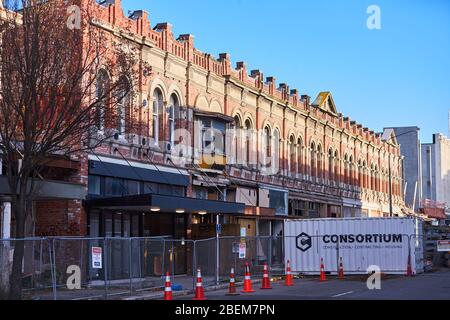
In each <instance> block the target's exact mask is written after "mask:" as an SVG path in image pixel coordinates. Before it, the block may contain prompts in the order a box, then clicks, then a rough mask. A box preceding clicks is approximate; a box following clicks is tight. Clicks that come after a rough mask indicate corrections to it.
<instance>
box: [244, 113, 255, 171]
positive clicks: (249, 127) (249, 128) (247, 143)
mask: <svg viewBox="0 0 450 320" xmlns="http://www.w3.org/2000/svg"><path fill="white" fill-rule="evenodd" d="M244 130H245V141H244V153H245V159H244V161H245V164H246V165H250V162H251V160H252V158H251V153H252V150H251V143H250V139H251V138H252V135H253V132H252V130H253V127H252V122H251V121H250V119H247V120H245V124H244Z"/></svg>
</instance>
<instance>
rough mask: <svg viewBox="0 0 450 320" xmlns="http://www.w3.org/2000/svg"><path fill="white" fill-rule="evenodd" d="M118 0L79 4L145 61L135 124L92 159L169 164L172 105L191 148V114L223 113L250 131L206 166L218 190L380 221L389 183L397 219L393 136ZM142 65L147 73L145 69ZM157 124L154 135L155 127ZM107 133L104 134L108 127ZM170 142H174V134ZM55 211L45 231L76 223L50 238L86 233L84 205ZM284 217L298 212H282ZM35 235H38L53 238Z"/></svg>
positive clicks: (46, 207)
mask: <svg viewBox="0 0 450 320" xmlns="http://www.w3.org/2000/svg"><path fill="white" fill-rule="evenodd" d="M120 2H121V1H120V0H107V1H105V2H103V4H97V3H96V2H95V1H93V0H84V1H82V3H83V6H85V7H89V8H90V11H91V12H92V13H93V15H94V17H95V19H94V20H93V23H94V24H95V25H96V26H98V27H99V28H102V29H103V30H106V31H108V32H109V33H110V37H111V41H119V42H120V41H124V39H127V41H129V42H131V43H132V46H134V47H135V48H136V49H137V50H138V51H139V56H140V59H141V63H140V64H139V65H140V66H139V68H138V70H137V72H140V77H139V79H140V80H139V82H138V83H132V84H131V85H132V87H133V91H134V93H135V95H134V98H133V101H132V106H128V107H129V110H127V111H126V114H127V115H128V116H127V118H126V121H128V122H131V123H132V124H133V125H128V124H127V125H126V126H125V128H131V127H132V128H133V129H132V130H127V132H125V134H124V135H122V136H120V137H119V138H117V139H111V140H110V141H109V142H107V143H105V144H103V146H102V147H100V148H98V149H96V150H95V152H94V154H95V155H103V156H107V157H110V158H112V159H122V155H123V156H124V157H125V158H126V159H127V160H130V161H131V160H132V161H134V162H140V163H144V164H145V163H147V164H160V165H162V166H167V167H173V165H172V164H171V163H170V162H169V160H168V158H170V157H171V153H170V152H169V151H168V150H166V148H165V147H164V146H165V145H164V143H166V142H171V140H172V137H171V130H170V121H171V120H170V115H169V113H170V111H169V107H170V106H171V105H172V104H173V103H174V102H173V101H174V100H176V101H177V106H178V107H179V112H180V116H179V117H178V118H177V119H176V120H175V119H173V121H174V122H175V128H184V129H187V131H188V132H190V134H191V141H188V142H189V143H192V142H193V140H194V139H196V137H195V132H194V131H195V130H194V125H195V123H194V120H195V117H194V111H195V112H198V111H201V112H208V113H210V114H212V115H215V116H219V115H225V116H228V117H229V118H230V119H234V125H235V127H237V128H245V129H248V130H249V132H251V134H250V135H249V136H248V138H245V137H235V138H234V140H232V141H229V140H227V142H228V143H227V144H228V146H227V148H228V150H229V149H230V147H231V146H232V147H233V148H234V147H236V148H237V149H238V150H246V151H245V152H244V153H245V156H244V158H245V160H244V161H241V162H240V163H239V164H233V162H232V161H231V158H232V157H230V156H228V157H227V165H226V166H225V168H224V170H222V171H220V170H211V172H210V175H211V176H210V179H211V181H209V182H208V183H209V184H214V183H216V182H217V183H218V184H220V185H221V187H222V186H223V188H224V190H226V189H227V187H229V186H232V187H233V188H236V187H237V188H240V187H242V188H244V189H245V190H247V189H250V190H251V189H255V190H258V189H260V188H268V189H270V188H276V189H278V190H284V191H285V192H286V193H288V194H289V196H288V198H289V201H295V200H301V201H306V202H311V203H321V204H323V205H324V206H323V208H322V209H320V212H319V214H320V216H321V217H334V216H337V217H342V216H360V215H366V216H374V217H376V216H383V215H387V214H389V211H390V208H389V199H390V198H389V191H390V186H389V180H391V189H392V207H393V208H392V211H393V213H395V214H402V212H401V210H402V208H403V207H404V202H403V196H402V165H401V161H402V160H401V156H400V149H399V146H398V145H397V144H396V142H395V137H393V136H392V137H382V135H381V134H378V133H375V132H373V131H371V130H369V129H367V128H365V127H363V126H362V125H360V124H358V123H357V122H356V121H352V120H351V119H349V118H348V117H344V116H343V115H342V114H340V113H338V111H337V109H336V106H335V103H334V101H333V98H332V95H331V93H329V92H322V93H320V94H319V96H318V97H317V99H315V100H314V101H311V100H310V97H309V96H307V95H300V93H299V91H298V90H296V89H291V88H290V87H289V85H287V84H284V83H281V84H279V85H277V82H276V79H275V77H271V76H270V77H267V78H265V77H264V75H263V73H262V72H261V71H259V70H251V71H249V70H247V67H246V64H245V63H244V62H238V63H237V64H236V67H235V68H234V67H232V64H231V58H230V55H229V54H226V53H223V54H220V55H219V58H218V59H216V58H214V57H213V56H212V55H210V54H207V53H203V52H200V51H199V50H197V49H196V48H195V46H194V37H193V36H192V35H190V34H184V35H180V36H179V37H175V36H174V34H173V32H172V26H171V25H170V24H169V23H159V24H156V25H155V27H154V28H152V27H151V24H150V21H149V20H148V15H147V13H146V12H145V11H135V12H133V13H132V14H131V15H130V16H129V17H126V16H124V14H123V10H122V7H121V3H120ZM144 64H146V65H148V66H150V68H144V67H143V65H144ZM160 102H162V108H161V110H162V111H161V114H158V117H157V118H155V112H156V111H154V110H153V109H154V106H155V105H158V104H159V103H160ZM158 112H159V111H158ZM155 119H157V120H156V121H157V122H158V124H159V125H158V130H153V129H154V125H155ZM105 127H106V129H108V128H109V127H110V125H109V124H105ZM155 131H157V133H156V132H155ZM265 131H267V132H268V133H269V136H270V145H271V147H268V146H267V145H266V144H264V141H263V140H264V137H263V136H262V135H261V134H258V133H261V132H265ZM277 137H279V138H277ZM175 141H178V142H179V137H177V139H176V140H175ZM185 142H186V141H185ZM265 148H267V149H269V150H263V149H265ZM265 156H268V157H270V158H271V159H274V157H276V158H278V159H279V164H280V166H279V169H280V170H277V172H275V174H271V175H268V174H263V173H262V166H261V160H262V159H261V157H265ZM197 158H198V155H196V154H194V155H193V157H191V158H189V159H188V163H187V164H186V165H185V166H182V167H181V168H182V169H188V170H190V173H192V176H191V185H190V186H189V187H188V189H187V196H188V197H193V196H195V194H194V191H193V185H194V184H195V181H196V180H199V179H200V178H199V177H198V176H201V173H198V171H199V169H198V168H197V167H196V166H193V165H192V162H193V161H194V160H195V159H197ZM250 159H251V160H253V161H249V160H250ZM278 159H276V161H278ZM79 160H80V163H81V167H82V169H81V171H80V172H79V177H78V178H77V180H78V182H81V183H83V184H86V188H87V180H88V161H87V160H88V155H87V154H86V155H82V156H80V159H79ZM181 168H180V169H181ZM259 197H261V196H259ZM236 199H237V198H234V199H228V200H231V201H233V200H236ZM243 201H245V202H246V205H248V206H253V207H267V205H264V204H263V202H264V201H261V199H260V198H259V203H258V201H257V200H255V201H254V202H253V200H249V199H248V197H244V200H243ZM76 206H78V208H75V207H76ZM289 206H290V205H289ZM331 206H333V207H340V210H339V211H338V212H337V214H335V215H333V210H334V209H333V208H332V207H331ZM58 207H59V204H58V206H54V203H52V202H48V203H40V204H39V205H38V209H37V210H38V217H41V218H42V219H51V218H50V216H53V213H52V212H53V211H54V210H56V209H57V208H58ZM60 211H61V213H62V214H63V215H66V216H67V218H66V217H64V219H63V220H64V221H59V220H58V219H59V218H58V219H56V220H54V221H53V222H55V223H54V224H49V225H55V226H54V229H58V227H57V226H56V225H57V224H65V223H68V225H69V226H68V227H67V228H69V227H70V224H71V221H75V222H77V223H79V227H78V229H77V230H76V231H74V230H72V229H71V230H66V229H67V228H62V229H61V231H60V232H56V233H59V234H70V235H72V234H74V233H77V232H79V233H80V234H85V232H86V228H85V225H86V224H87V222H86V217H85V216H86V214H85V213H84V211H83V209H82V205H81V202H77V203H72V202H71V203H70V204H68V205H67V206H65V207H64V208H61V210H60ZM288 212H289V214H290V215H294V214H293V213H292V212H291V210H290V209H289V210H288V208H286V213H288ZM55 215H56V213H55ZM51 228H53V227H51V226H50V229H51ZM38 229H39V230H42V232H39V233H42V234H45V233H48V232H52V231H51V230H46V229H45V228H41V227H40V228H38ZM47 229H48V228H47Z"/></svg>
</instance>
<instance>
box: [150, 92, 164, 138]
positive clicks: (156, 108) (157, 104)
mask: <svg viewBox="0 0 450 320" xmlns="http://www.w3.org/2000/svg"><path fill="white" fill-rule="evenodd" d="M163 111H164V110H163V95H162V92H161V90H159V89H155V92H153V110H152V112H153V130H152V137H153V139H154V140H155V145H157V144H158V142H159V137H160V130H161V129H162V126H161V128H160V122H161V121H162V115H163ZM160 118H161V119H160Z"/></svg>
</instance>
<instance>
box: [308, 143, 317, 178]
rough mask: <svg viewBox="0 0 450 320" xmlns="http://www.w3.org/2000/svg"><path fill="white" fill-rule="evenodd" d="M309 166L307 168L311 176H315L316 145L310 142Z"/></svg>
mask: <svg viewBox="0 0 450 320" xmlns="http://www.w3.org/2000/svg"><path fill="white" fill-rule="evenodd" d="M309 159H310V168H309V173H310V175H311V177H315V176H316V145H315V144H314V142H313V143H311V150H310V157H309Z"/></svg>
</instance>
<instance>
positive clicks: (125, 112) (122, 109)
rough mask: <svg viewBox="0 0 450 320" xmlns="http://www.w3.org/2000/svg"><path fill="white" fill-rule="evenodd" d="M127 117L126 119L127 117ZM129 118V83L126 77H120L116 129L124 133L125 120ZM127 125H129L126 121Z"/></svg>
mask: <svg viewBox="0 0 450 320" xmlns="http://www.w3.org/2000/svg"><path fill="white" fill-rule="evenodd" d="M127 118H128V119H127ZM130 118H131V85H130V82H129V81H128V79H127V78H125V77H122V78H121V79H120V83H119V86H118V96H117V130H118V131H119V134H121V135H122V134H124V133H125V130H126V125H127V120H128V121H130ZM128 125H130V124H129V123H128Z"/></svg>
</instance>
